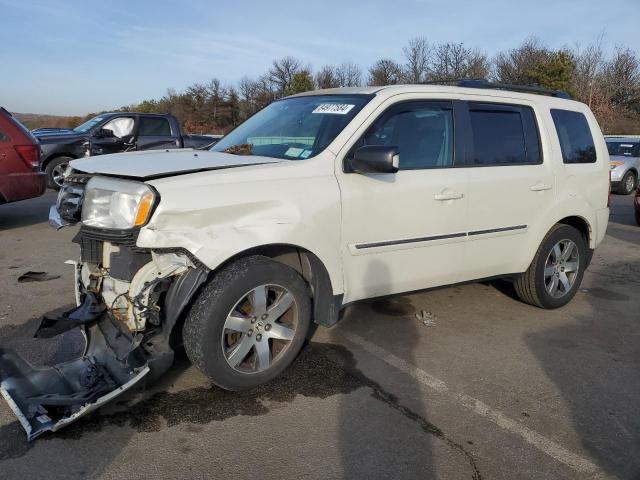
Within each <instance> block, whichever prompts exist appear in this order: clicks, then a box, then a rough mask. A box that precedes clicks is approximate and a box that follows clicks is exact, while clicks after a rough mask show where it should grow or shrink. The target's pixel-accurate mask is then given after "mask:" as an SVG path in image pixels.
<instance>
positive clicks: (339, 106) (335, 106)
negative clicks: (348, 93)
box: [311, 103, 355, 115]
mask: <svg viewBox="0 0 640 480" xmlns="http://www.w3.org/2000/svg"><path fill="white" fill-rule="evenodd" d="M353 107H355V105H349V104H347V103H321V104H320V105H318V106H317V107H316V108H315V110H314V111H313V112H311V113H333V114H337V115H346V114H347V113H349V111H350V110H351V109H352V108H353Z"/></svg>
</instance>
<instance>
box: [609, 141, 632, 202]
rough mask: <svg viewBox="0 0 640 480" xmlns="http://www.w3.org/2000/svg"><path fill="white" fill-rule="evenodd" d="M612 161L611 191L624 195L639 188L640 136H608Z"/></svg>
mask: <svg viewBox="0 0 640 480" xmlns="http://www.w3.org/2000/svg"><path fill="white" fill-rule="evenodd" d="M605 140H606V142H607V149H608V150H609V158H610V160H611V189H612V190H613V191H614V192H616V193H621V194H623V195H629V194H631V193H632V192H633V191H634V190H635V189H636V188H637V187H638V174H639V173H640V136H625V135H621V136H606V137H605Z"/></svg>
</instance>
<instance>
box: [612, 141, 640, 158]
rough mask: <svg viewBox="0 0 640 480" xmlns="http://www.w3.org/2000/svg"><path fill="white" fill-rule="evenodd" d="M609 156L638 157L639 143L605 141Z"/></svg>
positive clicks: (639, 155) (639, 153)
mask: <svg viewBox="0 0 640 480" xmlns="http://www.w3.org/2000/svg"><path fill="white" fill-rule="evenodd" d="M607 150H609V155H618V156H621V157H640V142H635V143H634V142H632V141H624V142H621V141H619V140H617V141H616V140H607Z"/></svg>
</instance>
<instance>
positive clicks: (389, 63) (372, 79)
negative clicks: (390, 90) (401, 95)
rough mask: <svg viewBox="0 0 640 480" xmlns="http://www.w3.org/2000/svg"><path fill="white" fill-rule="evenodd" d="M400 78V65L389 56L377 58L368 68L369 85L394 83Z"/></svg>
mask: <svg viewBox="0 0 640 480" xmlns="http://www.w3.org/2000/svg"><path fill="white" fill-rule="evenodd" d="M401 79H402V67H401V66H400V65H399V64H398V63H397V62H395V61H394V60H391V59H389V58H383V59H380V60H378V61H377V62H376V63H374V64H373V65H372V66H371V67H370V68H369V85H395V84H398V83H400V81H401Z"/></svg>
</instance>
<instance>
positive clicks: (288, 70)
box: [269, 57, 303, 96]
mask: <svg viewBox="0 0 640 480" xmlns="http://www.w3.org/2000/svg"><path fill="white" fill-rule="evenodd" d="M302 70H303V68H302V62H301V61H300V60H298V59H297V58H294V57H284V58H281V59H279V60H274V61H273V63H272V65H271V68H270V69H269V80H270V81H271V83H272V84H273V86H274V88H275V90H276V92H277V93H278V95H279V96H283V95H284V94H285V92H286V91H287V90H288V89H289V88H290V87H291V82H292V81H293V76H294V75H295V74H296V73H299V72H300V71H302Z"/></svg>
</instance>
